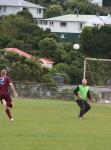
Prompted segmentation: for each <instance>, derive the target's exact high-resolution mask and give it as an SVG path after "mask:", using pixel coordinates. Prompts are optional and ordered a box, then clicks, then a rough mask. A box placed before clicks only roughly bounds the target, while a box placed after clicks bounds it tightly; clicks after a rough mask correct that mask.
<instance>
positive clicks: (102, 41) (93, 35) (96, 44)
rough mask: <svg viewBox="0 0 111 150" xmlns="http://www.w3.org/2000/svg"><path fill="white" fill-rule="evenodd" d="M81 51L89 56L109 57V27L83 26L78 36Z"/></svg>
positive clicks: (110, 54) (110, 44) (110, 34)
mask: <svg viewBox="0 0 111 150" xmlns="http://www.w3.org/2000/svg"><path fill="white" fill-rule="evenodd" d="M80 41H81V45H82V48H83V52H84V53H85V54H87V55H89V56H91V57H100V58H101V57H103V58H111V53H110V50H111V42H110V41H111V27H110V26H102V27H101V28H97V27H94V28H91V27H90V28H89V27H88V28H87V27H86V28H84V30H83V32H82V33H81V37H80Z"/></svg>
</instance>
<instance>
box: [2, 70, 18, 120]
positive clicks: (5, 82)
mask: <svg viewBox="0 0 111 150" xmlns="http://www.w3.org/2000/svg"><path fill="white" fill-rule="evenodd" d="M9 87H10V89H11V91H12V94H13V96H17V93H16V91H15V88H14V85H13V83H12V81H11V80H10V78H9V77H8V76H7V71H6V70H5V69H2V70H1V76H0V101H1V103H2V104H3V106H4V108H5V112H6V114H7V116H8V118H9V119H10V121H13V117H12V114H11V111H10V109H11V108H12V106H13V101H12V99H11V97H10V94H9V91H8V89H9Z"/></svg>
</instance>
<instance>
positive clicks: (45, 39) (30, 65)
mask: <svg viewBox="0 0 111 150" xmlns="http://www.w3.org/2000/svg"><path fill="white" fill-rule="evenodd" d="M33 2H37V1H36V0H35V1H33ZM38 2H40V1H38ZM41 3H42V4H47V5H48V3H49V4H52V5H48V6H49V7H48V10H47V11H46V14H45V15H46V16H47V17H51V16H50V14H51V15H52V16H56V15H58V14H57V13H60V15H61V14H64V13H68V12H75V13H77V11H78V10H79V12H81V13H88V14H90V13H92V14H93V13H96V12H97V10H98V12H99V10H100V13H101V14H105V12H104V11H103V9H102V8H99V7H98V6H97V7H93V6H92V5H90V4H87V3H86V2H83V1H82V0H79V1H74V0H69V1H64V4H63V1H62V0H61V1H59V2H58V1H53V2H51V1H50V0H49V1H47V2H46V1H45V0H43V1H41ZM83 3H84V4H83ZM66 6H67V7H66ZM53 8H57V10H56V9H53ZM58 8H59V11H58ZM98 39H99V40H98ZM110 41H111V27H110V26H104V27H101V28H97V27H95V28H91V27H87V28H84V30H83V32H82V34H81V36H80V41H79V42H80V45H81V49H80V51H76V50H74V49H73V48H72V47H73V44H74V43H61V42H60V40H59V39H58V37H57V36H56V35H55V34H54V33H51V32H50V30H46V31H43V30H42V29H40V28H39V27H38V26H37V25H36V24H35V22H34V20H33V18H32V16H31V14H30V13H29V12H27V11H22V12H19V13H18V14H17V15H10V16H7V17H4V19H3V20H1V21H0V49H3V48H6V47H16V48H19V49H21V50H23V51H26V52H28V53H29V54H32V55H34V56H35V57H37V58H39V57H47V58H50V59H51V60H53V61H54V62H55V64H54V67H53V68H52V69H46V68H42V67H41V65H40V64H39V63H38V62H34V61H32V60H27V59H25V58H22V57H20V56H18V55H16V54H5V52H4V51H2V50H1V51H0V69H2V68H8V70H9V71H10V75H11V76H12V78H13V79H14V80H20V81H36V82H54V80H53V75H55V74H59V75H60V76H62V77H64V82H65V83H75V84H76V83H78V82H79V81H80V79H81V78H82V76H83V58H84V57H86V56H89V57H99V58H111V52H110V51H111V42H110Z"/></svg>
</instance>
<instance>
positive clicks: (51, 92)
mask: <svg viewBox="0 0 111 150" xmlns="http://www.w3.org/2000/svg"><path fill="white" fill-rule="evenodd" d="M13 83H14V85H15V88H16V90H17V92H18V95H19V97H26V98H39V99H45V98H48V99H65V100H72V99H73V97H74V96H73V92H72V91H70V90H68V89H67V88H66V87H65V86H61V85H57V84H52V83H35V82H34V83H33V82H17V81H16V82H15V81H14V82H13ZM72 88H73V87H72Z"/></svg>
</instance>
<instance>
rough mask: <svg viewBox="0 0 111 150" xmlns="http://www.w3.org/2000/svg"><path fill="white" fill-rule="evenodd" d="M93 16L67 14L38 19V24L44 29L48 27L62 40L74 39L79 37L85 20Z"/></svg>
mask: <svg viewBox="0 0 111 150" xmlns="http://www.w3.org/2000/svg"><path fill="white" fill-rule="evenodd" d="M94 17H96V15H77V14H67V15H63V16H58V17H53V18H48V19H38V26H39V27H41V28H43V29H44V30H46V29H50V30H51V32H54V33H56V34H57V36H58V37H59V38H61V40H62V41H74V40H76V39H77V38H78V37H79V35H80V33H81V32H82V29H83V28H84V26H85V24H86V22H87V21H88V20H90V19H92V18H94Z"/></svg>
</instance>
